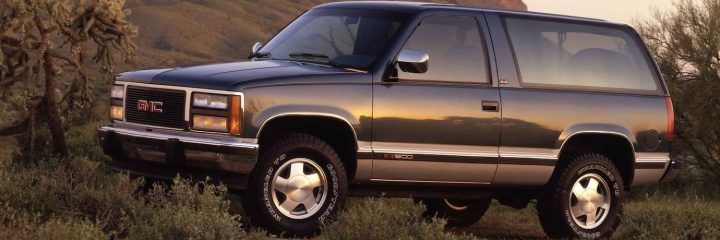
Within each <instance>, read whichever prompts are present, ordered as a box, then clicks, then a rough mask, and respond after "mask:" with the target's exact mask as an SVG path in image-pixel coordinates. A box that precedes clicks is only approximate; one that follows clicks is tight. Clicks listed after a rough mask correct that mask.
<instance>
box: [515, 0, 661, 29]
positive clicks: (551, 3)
mask: <svg viewBox="0 0 720 240" xmlns="http://www.w3.org/2000/svg"><path fill="white" fill-rule="evenodd" d="M524 2H525V3H526V4H527V5H528V10H530V11H534V12H546V13H557V14H564V15H573V16H581V17H591V18H600V19H604V20H608V21H611V22H618V23H632V21H633V19H635V18H648V17H650V12H651V11H650V9H651V8H659V9H672V6H673V5H672V4H673V2H674V1H673V0H524Z"/></svg>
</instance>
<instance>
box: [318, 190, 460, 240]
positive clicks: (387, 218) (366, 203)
mask: <svg viewBox="0 0 720 240" xmlns="http://www.w3.org/2000/svg"><path fill="white" fill-rule="evenodd" d="M353 200H356V202H351V203H350V204H349V206H348V208H347V209H346V210H345V211H344V212H342V213H341V214H339V216H338V217H337V218H336V219H335V221H334V222H332V223H330V224H329V225H326V226H325V228H324V229H323V234H322V235H321V236H320V237H319V238H320V239H368V240H372V239H378V240H384V239H473V237H470V236H457V235H453V234H451V233H448V232H445V231H444V227H445V223H446V222H445V220H441V219H431V220H425V219H423V217H422V212H423V211H424V207H423V205H421V204H414V203H413V202H412V200H410V199H375V198H366V199H353Z"/></svg>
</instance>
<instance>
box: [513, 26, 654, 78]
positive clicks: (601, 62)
mask: <svg viewBox="0 0 720 240" xmlns="http://www.w3.org/2000/svg"><path fill="white" fill-rule="evenodd" d="M505 24H506V26H507V32H508V35H509V37H510V41H511V43H512V46H513V50H514V51H515V58H516V59H517V63H518V68H519V71H520V75H521V79H522V82H523V84H529V85H550V86H551V87H552V86H555V87H560V88H563V87H564V88H584V89H598V88H600V89H624V90H641V91H657V90H658V85H657V81H656V79H655V74H653V72H652V71H651V68H650V66H651V65H650V64H648V61H647V58H646V56H645V54H643V52H642V51H641V50H640V49H641V48H640V45H638V44H637V42H636V41H635V38H633V37H632V36H631V35H630V34H628V33H627V32H625V31H623V30H620V29H615V28H607V27H599V26H593V25H582V24H572V23H561V22H552V21H542V20H531V19H517V18H506V19H505Z"/></svg>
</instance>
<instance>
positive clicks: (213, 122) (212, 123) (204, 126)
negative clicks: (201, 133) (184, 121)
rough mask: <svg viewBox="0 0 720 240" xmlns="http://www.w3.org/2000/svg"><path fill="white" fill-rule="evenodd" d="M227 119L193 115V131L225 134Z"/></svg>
mask: <svg viewBox="0 0 720 240" xmlns="http://www.w3.org/2000/svg"><path fill="white" fill-rule="evenodd" d="M227 123H228V119H227V118H224V117H212V116H204V115H193V119H192V124H193V129H196V130H208V131H215V132H227V131H228V128H227Z"/></svg>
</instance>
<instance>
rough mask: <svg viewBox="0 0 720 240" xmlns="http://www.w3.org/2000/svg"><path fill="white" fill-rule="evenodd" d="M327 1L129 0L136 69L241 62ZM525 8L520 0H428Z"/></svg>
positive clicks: (127, 4) (492, 6) (493, 6)
mask: <svg viewBox="0 0 720 240" xmlns="http://www.w3.org/2000/svg"><path fill="white" fill-rule="evenodd" d="M325 2H331V1H328V0H128V1H127V2H126V6H127V7H128V8H129V9H131V11H132V14H130V17H129V18H130V21H131V22H132V23H134V24H135V25H137V26H138V27H139V28H140V35H139V36H138V38H136V39H135V42H136V43H137V45H138V52H137V53H138V61H137V66H136V67H141V68H145V67H157V66H175V65H184V64H190V63H198V62H218V61H228V60H241V59H245V57H246V56H247V55H248V54H249V49H250V46H251V45H252V44H253V43H254V42H256V41H261V42H265V41H267V40H268V39H269V38H270V37H272V36H273V35H274V34H275V33H277V32H278V31H279V30H280V29H282V27H284V26H285V25H287V24H288V23H289V22H290V21H292V20H293V19H294V18H295V17H297V16H298V15H299V14H301V13H302V12H304V11H305V10H307V9H309V8H311V7H313V6H316V5H318V4H321V3H325ZM432 2H438V3H453V4H459V5H471V6H482V7H491V8H506V9H515V10H527V6H526V5H525V3H523V2H522V0H446V1H432Z"/></svg>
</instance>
